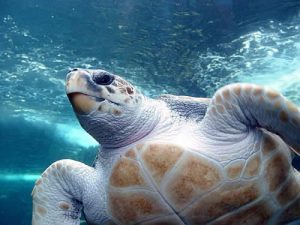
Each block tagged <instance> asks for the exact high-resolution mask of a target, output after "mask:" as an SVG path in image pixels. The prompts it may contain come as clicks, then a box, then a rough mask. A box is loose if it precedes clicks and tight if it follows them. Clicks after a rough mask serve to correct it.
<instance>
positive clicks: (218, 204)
mask: <svg viewBox="0 0 300 225" xmlns="http://www.w3.org/2000/svg"><path fill="white" fill-rule="evenodd" d="M259 195H260V190H259V185H258V182H257V181H247V182H243V183H241V182H240V181H237V182H232V183H227V184H224V185H222V186H221V187H220V188H218V189H216V190H215V191H212V192H210V193H208V194H206V195H204V196H203V197H201V198H200V199H199V200H197V201H195V202H194V203H193V204H192V205H190V206H188V208H187V209H185V210H184V211H183V213H182V215H183V216H185V217H186V218H187V219H188V220H189V222H190V223H191V224H205V223H207V222H209V221H211V220H213V219H216V218H218V217H220V216H222V215H224V214H226V213H229V212H231V211H234V210H236V209H238V208H239V207H241V206H243V205H245V204H248V203H250V202H251V201H254V200H255V199H257V198H258V197H259Z"/></svg>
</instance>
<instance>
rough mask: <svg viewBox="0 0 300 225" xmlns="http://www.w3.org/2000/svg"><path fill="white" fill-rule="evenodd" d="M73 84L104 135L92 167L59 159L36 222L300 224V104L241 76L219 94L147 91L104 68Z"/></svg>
mask: <svg viewBox="0 0 300 225" xmlns="http://www.w3.org/2000/svg"><path fill="white" fill-rule="evenodd" d="M66 92H67V95H68V97H69V100H70V102H71V104H72V106H73V109H74V111H75V113H76V116H77V118H78V120H79V122H80V124H81V126H82V127H83V128H84V129H85V130H86V131H87V132H88V133H89V134H91V135H92V136H93V137H94V138H95V139H96V140H97V141H98V142H99V143H100V144H101V150H100V151H99V153H98V156H97V158H96V160H95V163H94V165H93V166H92V167H90V166H87V165H85V164H83V163H80V162H77V161H73V160H70V159H64V160H60V161H57V162H55V163H53V164H52V165H51V166H50V167H49V168H48V169H46V171H45V172H44V173H43V174H42V176H41V178H40V179H38V180H37V182H36V184H35V187H34V189H33V193H32V196H33V217H32V224H36V225H37V224H38V225H55V224H57V225H62V224H66V225H74V224H79V223H80V217H81V211H83V215H84V218H85V219H86V221H87V223H88V224H93V225H95V224H103V225H112V224H139V225H150V224H151V225H154V224H155V225H172V224H173V225H177V224H211V225H213V224H222V225H225V224H230V225H232V224H233V225H235V224H248V225H252V224H253V225H254V224H257V225H258V224H259V225H260V224H270V225H271V224H287V223H290V222H293V224H299V223H297V222H296V221H298V222H299V219H300V193H299V190H300V181H299V175H298V172H297V171H295V169H294V168H293V167H292V166H291V159H292V152H294V153H296V154H299V153H300V112H299V109H298V108H297V107H296V106H295V105H294V104H293V103H291V102H290V101H289V100H287V99H286V98H285V97H283V96H282V95H280V94H279V93H277V92H275V91H273V90H270V89H267V88H264V87H261V86H257V85H252V84H231V85H227V86H225V87H223V88H221V89H219V90H218V91H217V92H216V93H215V95H214V96H213V98H212V99H202V98H193V97H186V96H172V95H163V96H161V97H159V98H158V99H155V100H154V99H151V98H147V97H145V96H144V95H142V94H141V93H140V92H139V91H138V90H137V89H136V88H135V87H133V86H132V85H131V84H130V83H129V82H127V81H125V80H124V79H122V78H121V77H119V76H117V75H114V74H111V73H109V72H106V71H104V70H85V69H73V70H72V71H71V72H70V73H69V74H68V75H67V82H66Z"/></svg>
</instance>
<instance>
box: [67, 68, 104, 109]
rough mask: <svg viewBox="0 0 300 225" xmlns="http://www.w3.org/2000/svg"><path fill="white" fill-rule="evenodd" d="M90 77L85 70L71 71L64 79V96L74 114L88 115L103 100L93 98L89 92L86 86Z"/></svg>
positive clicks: (92, 94)
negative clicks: (65, 95)
mask: <svg viewBox="0 0 300 225" xmlns="http://www.w3.org/2000/svg"><path fill="white" fill-rule="evenodd" d="M89 79H90V75H89V73H88V72H87V71H86V70H82V69H77V68H76V69H71V70H69V73H68V74H67V77H66V94H67V96H68V98H69V101H70V102H71V104H72V107H73V110H74V112H75V113H76V114H81V115H82V114H83V115H86V114H89V113H90V112H92V111H94V110H96V109H97V108H98V107H99V104H100V102H101V101H103V100H104V99H100V98H97V97H93V96H94V95H95V94H94V93H93V92H91V91H89V89H88V87H87V85H90V82H89Z"/></svg>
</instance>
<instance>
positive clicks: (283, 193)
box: [108, 134, 300, 225]
mask: <svg viewBox="0 0 300 225" xmlns="http://www.w3.org/2000/svg"><path fill="white" fill-rule="evenodd" d="M282 143H283V142H282ZM282 143H279V142H278V141H277V140H276V138H275V137H273V136H270V135H267V134H265V135H264V137H263V142H262V144H261V146H256V148H257V151H256V152H255V153H254V154H252V155H250V156H249V158H248V159H247V160H239V159H235V160H233V161H231V162H230V163H228V164H227V165H222V164H221V163H220V162H218V161H217V160H214V159H211V158H209V157H207V156H205V155H204V154H202V153H200V152H197V151H191V150H189V149H185V148H183V147H181V146H177V145H173V144H169V143H158V142H155V143H154V142H148V143H144V144H139V145H137V146H136V147H134V148H131V149H129V150H128V151H127V152H126V153H125V154H124V155H123V156H121V157H120V158H119V159H118V160H117V161H116V163H115V164H114V166H113V169H112V171H111V174H110V177H109V187H108V209H109V212H108V213H109V214H110V216H111V218H112V219H113V220H114V221H115V223H116V224H170V225H171V224H174V225H175V224H207V223H211V224H264V223H267V222H268V221H270V220H271V219H272V218H273V215H275V214H276V212H278V211H279V210H281V216H279V218H277V219H278V220H279V221H281V222H286V221H290V220H292V219H294V218H293V215H296V216H297V212H298V211H299V210H300V200H299V199H298V200H297V201H294V203H293V206H291V205H290V204H289V203H290V202H291V201H292V200H294V199H295V197H296V196H297V195H298V190H299V183H297V182H296V179H295V177H294V174H293V173H292V172H291V170H292V169H291V167H290V163H289V157H288V155H287V154H286V152H285V150H282V148H286V146H283V144H282ZM287 205H290V206H289V207H287ZM282 209H284V210H282ZM297 210H298V211H297ZM277 214H278V213H277Z"/></svg>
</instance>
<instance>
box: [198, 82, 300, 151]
mask: <svg viewBox="0 0 300 225" xmlns="http://www.w3.org/2000/svg"><path fill="white" fill-rule="evenodd" d="M203 126H205V129H204V130H205V135H206V136H208V137H209V138H213V139H219V140H220V141H226V140H228V137H229V136H231V137H232V136H234V135H235V134H236V135H240V134H241V133H247V132H249V130H251V129H255V128H257V127H261V128H265V129H267V130H269V131H271V132H273V133H276V134H278V135H279V136H280V137H281V138H282V139H283V140H284V141H285V142H286V143H287V144H288V145H290V146H291V147H292V148H293V149H294V151H295V152H296V153H297V154H300V111H299V109H298V107H297V106H295V105H294V104H293V103H292V102H291V101H289V100H287V99H286V98H285V97H283V96H282V95H280V94H279V93H278V92H276V91H273V90H270V89H268V88H264V87H261V86H258V85H252V84H239V83H238V84H231V85H227V86H225V87H223V88H221V89H220V90H218V91H217V92H216V94H215V95H214V97H213V98H212V101H211V103H210V105H209V108H208V111H207V114H206V116H205V118H204V120H203Z"/></svg>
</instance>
